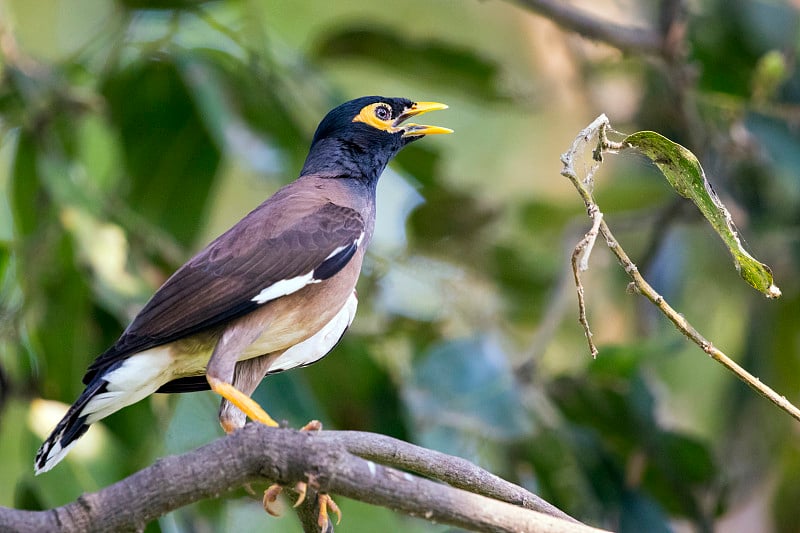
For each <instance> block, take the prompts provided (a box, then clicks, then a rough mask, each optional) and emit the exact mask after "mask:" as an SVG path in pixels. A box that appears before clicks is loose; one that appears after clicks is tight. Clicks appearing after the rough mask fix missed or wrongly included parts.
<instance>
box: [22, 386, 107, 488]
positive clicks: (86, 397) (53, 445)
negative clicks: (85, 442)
mask: <svg viewBox="0 0 800 533" xmlns="http://www.w3.org/2000/svg"><path fill="white" fill-rule="evenodd" d="M107 385H108V382H106V381H105V380H104V379H100V378H95V379H93V380H92V381H91V382H90V383H89V385H88V386H87V387H86V389H85V390H84V391H83V393H81V395H80V396H79V397H78V400H77V401H76V402H75V403H74V404H72V406H71V407H70V408H69V410H68V411H67V414H66V415H64V418H62V419H61V421H60V422H59V423H58V425H57V426H56V428H55V429H54V430H53V432H52V433H51V434H50V436H49V437H47V439H46V440H45V441H44V443H43V444H42V446H41V447H40V448H39V451H38V452H36V459H35V460H34V463H33V468H34V472H36V474H37V475H38V474H41V473H42V472H47V471H48V470H50V469H51V468H53V467H54V466H56V464H58V462H59V461H61V459H63V458H64V456H65V455H67V452H68V451H69V449H70V448H72V446H73V445H74V444H75V442H76V441H77V440H78V439H79V438H81V437H82V436H83V434H84V433H86V430H88V429H89V425H90V422H88V421H87V419H88V417H89V415H88V414H87V413H84V411H85V410H86V407H87V405H88V404H89V402H90V401H91V400H92V398H94V397H95V396H97V395H98V394H102V393H103V391H104V390H105V388H106V386H107Z"/></svg>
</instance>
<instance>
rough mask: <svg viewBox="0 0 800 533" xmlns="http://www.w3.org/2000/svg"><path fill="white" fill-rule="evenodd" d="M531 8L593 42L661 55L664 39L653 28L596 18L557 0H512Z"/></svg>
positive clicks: (623, 49) (630, 50) (626, 50)
mask: <svg viewBox="0 0 800 533" xmlns="http://www.w3.org/2000/svg"><path fill="white" fill-rule="evenodd" d="M515 2H516V3H517V4H520V5H521V6H523V7H526V8H527V9H530V10H531V11H533V12H535V13H538V14H540V15H542V16H543V17H546V18H548V19H550V20H552V21H553V22H555V23H556V24H558V25H559V26H561V27H562V28H564V29H565V30H569V31H573V32H575V33H578V34H580V35H582V36H583V37H586V38H587V39H593V40H596V41H602V42H604V43H606V44H609V45H611V46H613V47H615V48H619V49H620V50H622V51H623V52H636V53H640V54H642V53H644V54H654V55H661V54H662V53H663V52H664V39H663V38H662V36H661V35H660V34H659V33H658V32H656V31H655V30H652V29H649V28H640V27H632V26H625V25H622V24H617V23H616V22H611V21H608V20H600V19H598V18H596V17H594V16H592V15H590V14H588V13H586V12H585V11H583V10H581V9H578V8H576V7H574V6H571V5H569V4H567V3H565V2H563V1H560V0H515Z"/></svg>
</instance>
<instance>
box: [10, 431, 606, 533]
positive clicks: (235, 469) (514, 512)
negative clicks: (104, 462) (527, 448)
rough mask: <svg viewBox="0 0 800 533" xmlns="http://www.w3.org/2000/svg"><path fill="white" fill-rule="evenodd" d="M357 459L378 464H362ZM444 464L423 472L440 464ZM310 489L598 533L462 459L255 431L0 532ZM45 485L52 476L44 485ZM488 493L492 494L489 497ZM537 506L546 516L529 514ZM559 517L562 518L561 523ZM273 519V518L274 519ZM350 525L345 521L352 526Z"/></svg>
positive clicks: (468, 519)
mask: <svg viewBox="0 0 800 533" xmlns="http://www.w3.org/2000/svg"><path fill="white" fill-rule="evenodd" d="M355 454H360V455H364V456H369V457H370V458H371V459H363V458H362V457H358V456H357V455H355ZM434 457H435V458H437V459H439V460H440V462H441V464H439V465H428V466H427V467H426V466H423V465H425V464H426V462H427V461H429V460H430V459H432V458H434ZM378 462H380V463H388V464H392V463H395V464H404V465H409V466H410V467H411V468H414V469H415V470H420V471H424V472H425V473H426V474H427V475H430V476H431V477H437V476H438V475H439V474H442V475H441V476H440V477H443V478H448V479H451V480H455V479H459V480H460V482H461V484H462V485H464V486H472V487H477V486H478V485H479V483H485V485H486V486H481V487H480V488H481V490H482V492H491V493H496V494H499V495H503V496H502V497H503V499H508V500H512V501H515V502H519V503H521V504H523V505H525V507H522V506H518V505H512V504H509V503H506V502H504V501H499V500H497V499H491V498H487V497H486V496H482V495H480V494H476V493H473V492H467V491H465V490H461V489H458V488H455V487H452V486H449V485H444V484H442V483H438V482H436V481H432V480H429V479H424V478H421V477H418V476H415V475H412V474H410V473H407V472H401V471H399V470H397V469H395V468H391V467H388V466H384V465H383V464H378ZM258 480H269V481H274V482H277V483H280V484H282V485H289V486H292V485H294V484H295V483H296V482H298V481H307V482H308V483H309V485H310V487H311V488H313V489H316V490H318V491H320V492H327V493H330V494H334V495H335V494H339V495H342V496H346V497H349V498H353V499H357V500H361V501H363V502H367V503H371V504H375V505H382V506H385V507H389V508H391V509H394V510H397V511H401V512H404V513H406V514H409V515H412V516H418V517H421V518H424V519H427V520H432V521H436V522H438V523H443V524H450V525H453V526H457V527H461V528H465V529H471V530H478V531H501V532H505V531H509V532H510V531H522V532H525V531H531V532H533V531H537V532H542V531H552V532H597V531H599V530H597V529H594V528H591V527H589V526H585V525H583V524H580V523H578V522H575V521H574V520H572V519H568V518H567V519H565V515H564V514H563V513H562V512H561V511H558V510H556V509H554V508H552V506H550V505H549V504H547V503H546V502H544V503H542V501H541V500H540V499H538V498H537V497H536V496H534V495H533V494H530V493H528V492H527V491H525V490H524V489H522V488H521V487H515V486H514V485H511V484H509V483H507V482H505V481H503V480H500V479H499V478H497V477H495V476H492V475H491V474H489V473H488V472H486V471H484V470H482V469H480V468H479V467H477V466H475V465H472V464H471V463H469V462H467V461H464V460H463V459H459V458H456V457H451V456H447V455H445V454H438V453H436V452H431V451H430V450H425V449H423V448H418V447H415V446H412V445H408V444H406V443H401V442H400V441H396V440H395V439H390V438H388V437H382V436H380V435H374V434H369V433H357V432H327V431H322V432H301V431H295V430H291V429H276V428H269V427H266V426H262V425H260V424H249V425H248V426H246V427H245V428H244V429H243V430H241V431H237V432H236V433H234V434H233V435H230V436H228V437H223V438H221V439H219V440H216V441H214V442H212V443H210V444H208V445H206V446H203V447H202V448H199V449H197V450H194V451H191V452H188V453H185V454H183V455H178V456H170V457H165V458H163V459H160V460H159V461H157V462H156V463H155V464H154V465H152V466H150V467H148V468H145V469H144V470H141V471H139V472H137V473H136V474H134V475H132V476H130V477H128V478H126V479H124V480H122V481H120V482H118V483H116V484H114V485H111V486H109V487H106V488H104V489H102V490H100V491H98V492H95V493H93V494H86V495H83V496H81V497H80V498H79V499H78V500H77V501H75V502H72V503H70V504H67V505H65V506H63V507H59V508H56V509H51V510H47V511H21V510H15V509H7V508H0V530H3V531H5V530H13V531H19V532H23V533H24V532H29V531H30V532H33V531H56V530H58V531H65V532H71V531H109V530H113V531H132V530H141V529H142V528H143V527H144V525H145V524H147V523H148V522H150V521H152V520H154V519H156V518H158V517H159V516H162V515H164V514H166V513H168V512H170V511H172V510H174V509H177V508H179V507H182V506H184V505H187V504H189V503H192V502H195V501H198V500H201V499H205V498H212V497H217V496H219V495H221V494H224V493H226V492H228V491H230V490H232V489H234V488H237V487H241V486H243V485H244V484H246V483H250V482H254V481H258ZM42 482H44V478H43V481H42ZM487 487H488V489H487ZM531 507H533V508H538V509H540V510H542V511H543V512H537V511H533V510H530V508H531ZM553 515H555V516H553ZM264 519H265V520H268V519H269V518H268V517H266V516H265V518H264ZM346 519H347V517H345V520H346Z"/></svg>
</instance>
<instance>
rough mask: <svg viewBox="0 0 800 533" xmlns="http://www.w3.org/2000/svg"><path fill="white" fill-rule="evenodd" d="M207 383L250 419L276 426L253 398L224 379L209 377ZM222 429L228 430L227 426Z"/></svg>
mask: <svg viewBox="0 0 800 533" xmlns="http://www.w3.org/2000/svg"><path fill="white" fill-rule="evenodd" d="M208 384H209V385H211V390H213V391H214V392H216V393H217V394H219V395H220V396H222V397H223V398H225V399H226V400H228V401H229V402H231V403H232V404H233V405H235V406H236V407H238V408H239V409H240V410H241V411H242V412H243V413H244V414H246V415H247V416H248V417H249V418H250V419H251V420H254V421H256V422H261V423H262V424H264V425H265V426H272V427H278V423H277V422H275V421H274V420H273V419H272V417H271V416H269V415H268V414H267V412H266V411H264V409H262V408H261V406H260V405H258V404H257V403H256V401H255V400H253V399H252V398H250V397H249V396H247V395H245V394H244V393H243V392H242V391H240V390H239V389H237V388H236V387H234V386H233V385H231V384H230V383H225V382H224V381H220V380H218V379H216V378H212V377H209V378H208ZM223 429H225V431H226V432H227V431H228V428H223Z"/></svg>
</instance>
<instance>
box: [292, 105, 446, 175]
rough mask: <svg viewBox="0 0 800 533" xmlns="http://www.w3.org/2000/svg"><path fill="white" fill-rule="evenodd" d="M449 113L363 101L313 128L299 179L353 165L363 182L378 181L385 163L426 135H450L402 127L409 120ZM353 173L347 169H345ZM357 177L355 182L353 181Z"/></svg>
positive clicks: (443, 130) (433, 128)
mask: <svg viewBox="0 0 800 533" xmlns="http://www.w3.org/2000/svg"><path fill="white" fill-rule="evenodd" d="M439 109H447V106H446V105H445V104H439V103H436V102H412V101H411V100H408V99H406V98H387V97H384V96H364V97H361V98H356V99H355V100H350V101H349V102H345V103H344V104H342V105H340V106H339V107H336V108H334V109H333V110H331V111H330V112H329V113H328V114H327V115H326V116H325V118H324V119H322V122H320V124H319V126H318V127H317V131H316V133H315V134H314V139H313V141H312V142H311V150H310V152H309V154H308V159H307V160H306V164H305V166H304V168H303V174H308V173H311V172H314V171H328V170H333V169H332V168H331V167H332V166H335V163H336V162H337V161H338V162H341V163H343V164H344V165H345V166H347V167H350V166H352V165H351V163H352V164H354V165H355V167H357V168H358V169H360V170H361V172H362V174H364V177H367V178H371V179H372V178H374V179H377V177H378V176H379V175H380V173H381V172H382V171H383V169H384V167H385V166H386V164H387V163H388V162H389V160H390V159H391V158H392V157H394V156H395V154H397V152H399V151H400V150H401V149H402V148H403V147H404V146H405V145H407V144H408V143H410V142H412V141H415V140H417V139H421V138H422V137H423V136H425V135H435V134H442V133H452V132H453V130H451V129H448V128H441V127H439V126H425V125H422V124H414V123H410V122H406V120H408V119H409V118H411V117H413V116H416V115H421V114H422V113H427V112H428V111H436V110H439ZM347 170H348V171H349V172H351V173H352V170H351V169H350V168H348V169H347ZM354 177H357V176H354Z"/></svg>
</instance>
